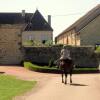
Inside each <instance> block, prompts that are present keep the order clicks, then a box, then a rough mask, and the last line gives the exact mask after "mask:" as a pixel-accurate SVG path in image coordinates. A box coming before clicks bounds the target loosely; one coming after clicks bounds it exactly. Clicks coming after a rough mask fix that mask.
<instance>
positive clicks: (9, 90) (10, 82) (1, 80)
mask: <svg viewBox="0 0 100 100" xmlns="http://www.w3.org/2000/svg"><path fill="white" fill-rule="evenodd" d="M35 84H36V82H35V81H24V80H19V79H17V78H16V77H14V76H8V75H1V74H0V100H12V98H13V97H15V96H17V95H20V94H22V93H24V92H26V91H28V90H30V89H32V88H33V87H34V86H35Z"/></svg>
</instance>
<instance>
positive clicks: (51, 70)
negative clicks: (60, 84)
mask: <svg viewBox="0 0 100 100" xmlns="http://www.w3.org/2000/svg"><path fill="white" fill-rule="evenodd" d="M24 67H25V68H27V69H29V70H34V71H37V72H44V73H59V72H61V71H60V69H58V68H56V67H48V66H43V67H41V66H38V65H35V64H32V63H30V62H24Z"/></svg>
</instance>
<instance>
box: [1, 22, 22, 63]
mask: <svg viewBox="0 0 100 100" xmlns="http://www.w3.org/2000/svg"><path fill="white" fill-rule="evenodd" d="M20 29H21V25H7V24H5V25H0V65H13V64H14V65H15V64H20V62H21V61H22V60H23V53H22V52H21V30H20Z"/></svg>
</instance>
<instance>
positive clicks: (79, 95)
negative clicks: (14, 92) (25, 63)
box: [0, 66, 100, 100]
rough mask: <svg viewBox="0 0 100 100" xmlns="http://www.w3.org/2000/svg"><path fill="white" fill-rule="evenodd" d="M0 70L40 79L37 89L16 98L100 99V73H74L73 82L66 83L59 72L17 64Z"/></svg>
mask: <svg viewBox="0 0 100 100" xmlns="http://www.w3.org/2000/svg"><path fill="white" fill-rule="evenodd" d="M0 71H4V72H5V74H9V75H15V76H17V77H18V78H20V79H25V80H36V81H38V85H37V87H36V88H35V89H33V90H31V91H29V92H28V93H26V94H24V95H23V96H19V97H16V98H15V99H14V100H33V99H34V100H100V74H74V75H73V84H72V85H70V84H69V83H68V84H67V85H64V84H62V83H61V77H60V75H59V74H47V73H37V72H33V71H28V70H27V69H24V68H22V67H17V66H14V67H0ZM68 82H69V77H68Z"/></svg>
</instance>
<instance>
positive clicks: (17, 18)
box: [0, 10, 53, 65]
mask: <svg viewBox="0 0 100 100" xmlns="http://www.w3.org/2000/svg"><path fill="white" fill-rule="evenodd" d="M49 22H50V16H49ZM52 32H53V29H52V28H51V26H50V25H49V24H48V22H46V20H45V19H44V17H43V16H42V15H41V13H40V12H39V11H38V10H36V12H35V13H34V14H33V13H25V10H23V11H22V13H0V65H5V64H6V65H9V64H20V63H21V61H22V60H23V55H24V54H23V53H24V52H23V51H22V49H21V48H22V43H23V41H26V40H28V39H29V37H32V39H37V40H40V41H42V39H43V40H45V41H46V40H52V37H53V36H52V35H53V34H52ZM45 35H46V36H45ZM40 37H42V38H40ZM44 37H45V38H44Z"/></svg>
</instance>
